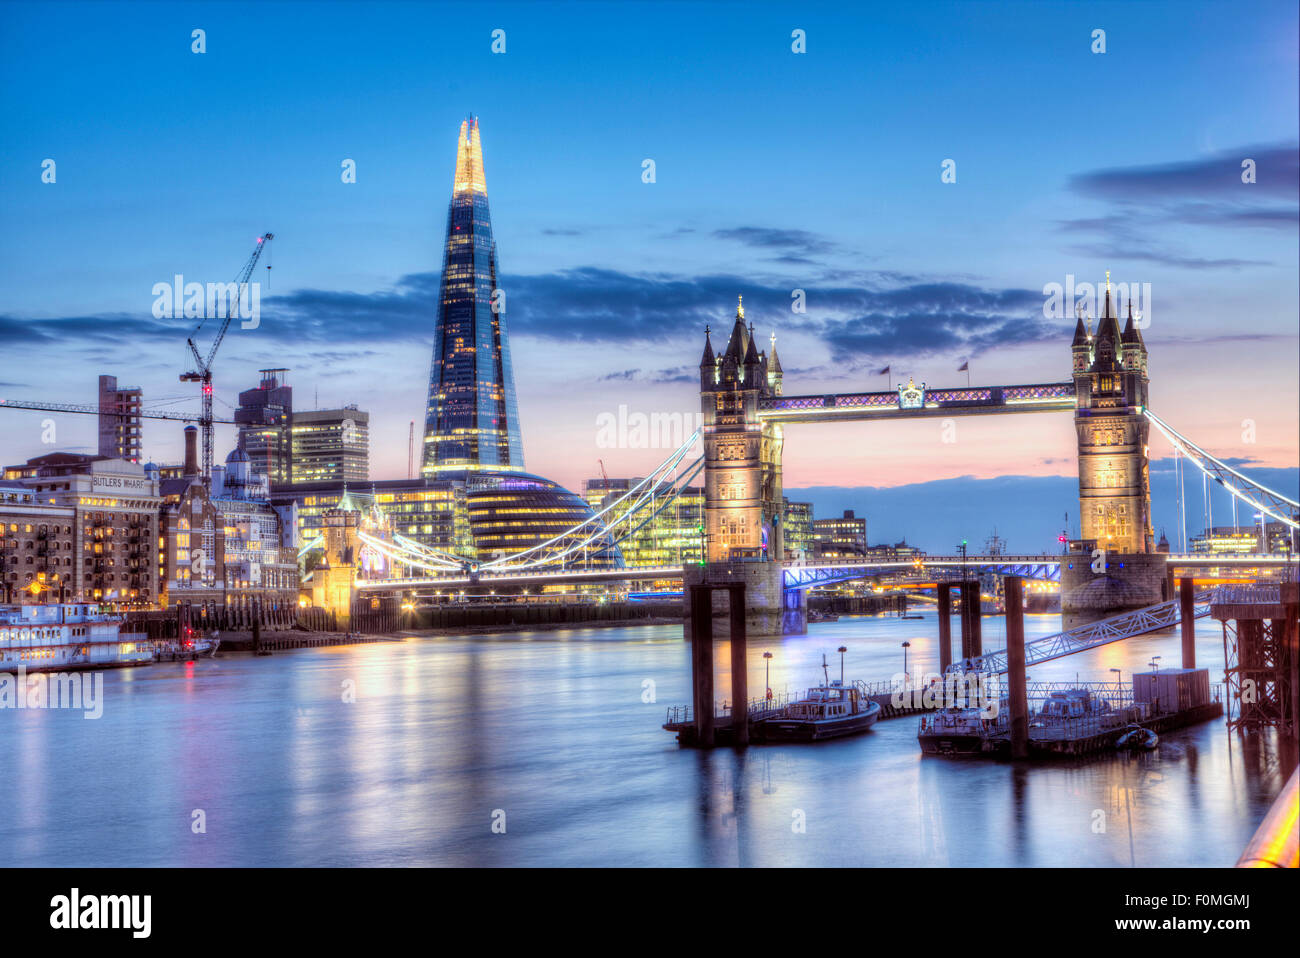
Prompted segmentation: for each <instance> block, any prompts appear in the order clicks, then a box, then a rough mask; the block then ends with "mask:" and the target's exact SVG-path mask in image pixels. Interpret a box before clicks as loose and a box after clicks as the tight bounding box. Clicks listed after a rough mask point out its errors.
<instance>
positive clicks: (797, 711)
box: [761, 655, 880, 742]
mask: <svg viewBox="0 0 1300 958" xmlns="http://www.w3.org/2000/svg"><path fill="white" fill-rule="evenodd" d="M826 670H827V666H826V656H824V655H823V656H822V671H823V673H824V675H825V679H826V681H825V684H823V685H817V686H814V687H813V688H811V689H809V690H808V694H807V695H805V696H804V697H803V698H801V699H798V700H796V701H794V702H791V703H790V705H789V706H787V707H786V709H785V710H784V711H783V712H782V714H781V715H779V716H776V717H774V718H769V719H766V720H765V721H764V722H763V723H762V726H761V735H762V737H763V738H765V739H767V740H768V741H776V742H816V741H821V740H822V739H827V738H839V737H840V736H842V735H856V734H857V733H859V732H865V731H866V730H867V729H869V728H871V726H872V725H874V724H875V723H876V720H877V719H878V718H880V705H879V704H878V703H876V702H873V701H871V699H870V698H868V697H867V689H866V686H865V685H863V684H862V683H861V682H854V683H853V684H852V685H845V684H844V680H843V679H842V678H841V679H836V680H835V681H832V680H831V677H830V673H829V672H827V671H826Z"/></svg>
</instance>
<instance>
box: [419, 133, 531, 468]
mask: <svg viewBox="0 0 1300 958" xmlns="http://www.w3.org/2000/svg"><path fill="white" fill-rule="evenodd" d="M499 290H500V288H499V287H498V285H497V250H496V243H495V242H494V241H493V239H492V219H491V216H490V215H489V213H488V197H487V184H486V180H485V179H484V177H483V148H482V145H481V143H480V141H479V125H478V118H477V117H474V116H470V117H469V118H468V119H466V120H465V121H464V122H463V123H461V125H460V139H459V141H458V142H457V147H456V177H455V180H454V181H453V185H452V194H451V204H450V206H449V207H448V209H447V239H446V245H445V247H444V249H443V257H442V283H441V284H440V287H439V295H438V304H437V308H438V323H437V326H436V328H435V331H434V340H433V362H432V364H431V367H430V370H429V397H428V405H427V406H426V409H425V421H424V452H423V455H422V457H421V465H420V471H421V473H422V474H423V475H425V476H439V475H446V474H448V473H452V472H464V471H471V472H472V471H478V470H490V471H494V472H503V471H505V472H514V471H522V470H523V466H524V456H523V446H522V444H521V442H520V438H519V410H518V406H517V403H516V401H515V382H514V373H513V371H512V369H511V365H510V344H509V339H508V337H507V335H506V322H505V308H504V305H505V302H504V301H505V296H504V294H503V293H501V292H500V291H499Z"/></svg>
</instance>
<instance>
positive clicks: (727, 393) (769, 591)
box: [687, 299, 806, 634]
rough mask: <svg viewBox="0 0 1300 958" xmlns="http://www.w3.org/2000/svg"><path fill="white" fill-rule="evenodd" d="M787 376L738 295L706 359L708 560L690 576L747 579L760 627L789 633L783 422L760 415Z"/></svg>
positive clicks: (754, 623)
mask: <svg viewBox="0 0 1300 958" xmlns="http://www.w3.org/2000/svg"><path fill="white" fill-rule="evenodd" d="M779 383H780V364H779V362H778V361H777V360H776V353H775V349H773V352H772V355H771V356H767V355H761V354H760V353H759V350H758V344H757V342H756V341H755V337H754V332H753V329H752V327H749V326H748V325H747V324H746V322H745V306H744V301H743V300H740V299H738V300H737V303H736V318H735V322H734V323H733V324H732V327H731V335H730V337H729V338H728V340H727V345H726V347H725V348H724V349H723V350H722V353H721V357H718V356H715V355H714V353H713V347H712V344H711V342H710V341H709V339H708V336H707V334H706V337H705V346H704V353H703V356H702V357H701V359H700V409H701V411H702V413H703V440H704V529H705V542H706V547H705V557H704V558H705V567H704V568H703V569H700V568H699V567H695V568H693V569H692V568H688V569H687V580H688V584H690V582H691V581H692V577H695V578H698V579H699V581H704V579H706V578H707V579H708V580H709V581H714V580H715V579H717V578H718V577H719V576H721V577H723V578H730V579H734V578H736V577H740V578H741V579H743V581H744V582H745V583H746V605H747V606H748V608H747V609H746V619H747V621H748V622H749V623H750V627H751V631H753V632H754V633H755V634H781V632H782V611H783V603H784V595H783V590H782V581H783V580H782V566H781V560H782V559H784V558H785V550H784V541H783V540H784V537H783V534H782V525H783V514H782V513H783V495H782V481H781V446H782V443H783V427H782V425H781V424H780V423H771V422H764V421H760V419H759V415H758V410H759V403H760V401H761V400H762V399H764V398H765V397H768V396H772V395H776V393H777V390H779V388H780V387H779ZM741 563H743V565H741ZM796 611H799V610H796ZM796 618H797V616H796ZM804 628H806V626H804ZM799 631H802V629H799Z"/></svg>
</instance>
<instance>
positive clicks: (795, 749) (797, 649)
mask: <svg viewBox="0 0 1300 958" xmlns="http://www.w3.org/2000/svg"><path fill="white" fill-rule="evenodd" d="M924 615H925V617H924V619H922V620H902V619H898V618H895V617H885V616H857V617H844V618H841V619H840V620H839V621H838V622H833V623H823V624H817V625H813V626H812V627H811V628H810V632H809V634H808V635H806V636H791V637H787V638H784V639H751V640H750V657H751V659H750V661H751V672H750V676H749V687H750V689H751V690H754V691H755V693H756V694H759V693H761V690H762V688H763V663H764V660H763V658H762V653H763V652H764V651H771V652H772V653H773V659H772V660H771V662H772V686H773V687H774V688H775V689H776V691H777V692H781V691H784V690H787V689H788V690H790V691H796V690H801V689H803V688H804V687H806V686H807V685H810V684H814V683H816V682H818V681H819V680H820V678H821V669H820V663H821V656H822V653H823V652H824V653H826V654H827V656H828V658H829V660H830V662H831V663H832V666H831V667H832V676H833V677H837V676H838V669H839V665H838V656H837V655H836V653H835V649H836V647H837V646H839V645H841V644H843V645H847V646H848V649H849V652H848V654H847V656H846V668H845V672H846V677H847V678H849V679H854V678H859V679H864V680H867V681H878V680H882V679H888V678H890V677H891V676H893V675H895V674H896V673H899V672H901V671H902V665H903V659H902V656H903V650H902V648H901V642H903V641H904V640H906V641H910V643H911V648H910V649H909V650H908V652H909V656H908V661H909V667H910V671H911V672H912V673H913V675H915V674H917V673H918V672H922V671H925V670H926V669H932V668H934V666H935V665H936V663H937V639H936V634H937V624H936V621H935V615H934V613H933V612H932V611H930V612H926V613H925V614H924ZM1059 623H1060V618H1059V616H1055V615H1036V616H1027V617H1026V621H1025V626H1026V633H1027V637H1028V638H1032V637H1034V636H1038V635H1046V634H1050V633H1051V632H1054V631H1057V630H1059V628H1060V624H1059ZM954 625H956V623H955V622H954ZM983 628H984V648H986V649H995V648H1001V647H1003V645H1004V642H1003V639H1004V636H1005V628H1004V623H1003V620H1002V619H1001V618H1000V617H985V618H984V623H983ZM1196 634H1197V658H1198V664H1199V665H1201V666H1203V667H1208V668H1209V670H1210V679H1211V681H1212V682H1215V681H1222V678H1223V644H1222V634H1221V632H1220V628H1219V625H1218V623H1217V622H1213V621H1212V620H1206V619H1203V620H1200V621H1199V622H1198V623H1197V633H1196ZM1178 648H1179V644H1178V638H1177V634H1176V633H1175V632H1167V633H1162V634H1159V635H1155V636H1149V637H1145V638H1138V639H1130V640H1128V641H1125V642H1119V643H1115V644H1112V645H1109V646H1105V647H1102V648H1100V649H1095V650H1092V651H1090V652H1086V653H1080V654H1077V655H1074V656H1070V657H1068V658H1064V659H1058V660H1056V661H1054V662H1049V663H1046V664H1044V665H1041V666H1038V667H1036V668H1031V669H1030V673H1029V675H1030V679H1031V680H1032V679H1041V680H1047V679H1074V678H1075V677H1076V675H1077V677H1078V678H1079V679H1080V680H1082V681H1107V680H1111V679H1113V675H1111V674H1110V672H1109V670H1110V669H1112V668H1119V669H1122V670H1123V676H1124V679H1125V680H1127V679H1128V678H1129V676H1130V675H1131V673H1132V672H1133V671H1134V670H1135V669H1136V670H1139V671H1143V670H1145V668H1146V665H1147V663H1148V662H1149V661H1150V660H1151V658H1152V656H1154V655H1160V656H1163V658H1162V659H1161V660H1160V662H1161V664H1162V665H1164V666H1166V667H1169V666H1177V665H1178V664H1179V662H1178V654H1179V653H1178ZM717 661H718V663H719V666H720V668H719V673H718V679H717V686H716V688H717V690H718V694H719V697H720V698H721V697H722V696H723V695H724V694H725V692H726V690H727V689H728V688H729V677H728V675H727V673H726V670H725V663H726V662H727V661H728V655H727V651H726V644H725V642H720V643H719V648H718V654H717ZM689 682H690V650H689V647H688V646H687V645H686V644H685V643H684V642H683V640H682V637H681V627H680V626H639V627H628V628H616V629H581V630H579V629H574V630H563V631H552V632H524V633H510V634H500V635H482V636H474V637H471V638H447V637H413V638H408V639H405V640H403V641H398V642H391V643H379V644H373V645H361V646H345V647H339V648H335V649H310V650H299V651H293V652H277V653H276V654H275V655H274V656H271V657H269V658H265V657H264V658H251V657H248V656H244V655H226V656H223V657H218V658H217V659H215V660H211V661H202V662H198V663H192V664H164V665H154V666H150V667H146V668H137V669H129V670H118V671H114V672H110V673H108V674H107V675H106V676H105V686H104V695H105V702H104V713H103V716H102V718H100V719H98V720H86V719H84V718H83V717H82V713H81V712H78V711H66V710H64V711H56V710H46V711H32V710H2V711H0V749H2V750H3V754H4V755H5V756H6V759H7V763H8V771H9V773H8V775H6V784H7V786H8V788H7V796H6V803H5V804H6V810H5V814H4V815H0V839H2V840H3V842H4V845H5V847H6V848H7V849H8V859H9V864H11V865H23V866H76V867H81V866H106V865H186V866H196V865H203V866H236V865H246V866H281V865H285V866H288V865H294V866H315V865H327V866H350V865H351V866H375V865H539V866H540V865H562V866H611V865H612V866H624V865H627V866H633V865H635V866H650V865H667V866H691V865H745V866H769V865H796V866H803V865H807V866H825V865H843V866H889V865H904V866H986V865H987V866H1066V865H1068V866H1129V865H1136V866H1192V865H1210V866H1214V865H1221V866H1230V865H1232V864H1233V863H1234V862H1235V861H1236V859H1237V856H1238V855H1239V854H1240V853H1241V850H1242V848H1243V847H1244V846H1245V844H1246V842H1247V841H1248V839H1249V838H1250V836H1251V834H1252V833H1253V832H1254V830H1255V827H1256V826H1257V825H1258V824H1259V821H1260V820H1261V818H1262V817H1263V816H1264V814H1265V813H1266V811H1267V810H1268V806H1269V804H1270V803H1271V801H1272V799H1273V797H1274V796H1275V795H1276V794H1277V793H1278V791H1280V789H1281V787H1282V785H1283V783H1284V781H1285V776H1284V774H1283V772H1284V768H1283V764H1284V760H1283V759H1282V758H1281V757H1280V756H1279V755H1278V752H1277V747H1276V739H1275V738H1274V737H1273V736H1272V735H1268V736H1263V737H1257V738H1255V739H1253V740H1251V739H1247V740H1242V739H1239V738H1238V737H1236V736H1235V735H1232V736H1230V735H1229V734H1228V733H1227V732H1226V731H1225V730H1224V725H1223V721H1222V719H1220V720H1217V721H1214V722H1210V723H1206V724H1203V725H1199V726H1195V727H1192V728H1188V729H1182V730H1177V731H1173V732H1169V733H1167V734H1165V735H1162V736H1161V742H1160V745H1159V747H1158V748H1157V749H1156V750H1155V751H1154V752H1150V753H1138V754H1114V755H1109V754H1108V755H1104V756H1101V757H1100V758H1093V759H1089V760H1068V761H1058V762H1055V763H1035V764H1020V765H1013V764H1011V763H1007V762H993V761H985V760H980V759H974V760H972V759H965V760H963V759H941V758H924V759H923V758H922V756H921V755H920V752H919V750H918V748H917V743H916V731H917V723H918V720H917V719H916V718H900V719H894V720H890V721H882V722H880V723H878V724H877V725H876V726H875V727H874V728H873V729H872V730H871V731H870V732H868V733H866V734H864V735H861V736H857V737H854V738H849V739H844V740H838V741H831V742H827V743H821V744H816V745H757V746H753V747H751V748H750V749H748V751H746V752H744V753H739V752H736V751H733V750H731V749H718V750H716V751H713V752H708V753H706V752H698V751H687V750H681V749H679V748H678V746H677V744H676V742H675V740H674V738H673V736H672V735H671V734H669V733H667V732H665V731H663V730H662V729H661V728H660V726H661V724H662V723H663V721H664V713H665V707H666V706H668V705H674V704H683V703H686V702H687V701H689ZM349 697H353V698H354V699H355V700H354V701H345V699H347V698H349ZM651 697H653V698H654V701H645V699H647V698H651ZM1285 770H1286V771H1289V768H1287V769H1285ZM200 820H201V821H202V822H203V824H204V826H205V829H206V830H204V831H196V830H195V829H196V826H195V825H194V823H195V822H196V821H200ZM494 822H495V823H496V824H497V830H496V831H494V829H493V825H494ZM800 822H802V824H803V830H802V831H800V830H799V829H798V826H799V823H800ZM502 826H504V833H501V828H502Z"/></svg>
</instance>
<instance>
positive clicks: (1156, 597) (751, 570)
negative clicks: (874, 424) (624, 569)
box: [684, 280, 1300, 635]
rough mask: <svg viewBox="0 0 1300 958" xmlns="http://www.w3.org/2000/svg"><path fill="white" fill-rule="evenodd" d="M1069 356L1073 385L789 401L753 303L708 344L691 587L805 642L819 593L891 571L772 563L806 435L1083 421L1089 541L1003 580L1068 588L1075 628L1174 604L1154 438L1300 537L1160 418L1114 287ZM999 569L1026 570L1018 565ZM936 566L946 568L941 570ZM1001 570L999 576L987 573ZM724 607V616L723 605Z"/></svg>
mask: <svg viewBox="0 0 1300 958" xmlns="http://www.w3.org/2000/svg"><path fill="white" fill-rule="evenodd" d="M1070 355H1071V374H1072V375H1071V380H1070V381H1069V382H1046V383H1031V384H1022V385H1003V386H998V385H992V386H979V387H967V388H965V389H960V388H955V389H946V388H945V389H930V388H928V387H927V385H926V384H925V383H921V384H920V385H917V384H916V383H915V382H913V381H910V380H909V382H908V383H907V384H906V385H901V384H900V385H899V387H898V389H897V390H896V391H888V392H860V393H844V394H831V395H795V396H787V395H785V382H784V370H783V369H782V367H781V360H780V358H779V357H778V355H777V351H776V341H775V337H773V339H772V341H771V348H770V351H768V352H764V351H760V350H759V348H758V346H757V342H756V339H755V337H754V330H753V326H752V325H747V324H746V323H745V310H744V301H743V299H742V300H740V301H739V303H738V305H737V308H736V317H735V321H734V323H733V324H732V328H731V331H730V335H729V336H728V339H727V342H726V346H725V347H724V348H723V350H722V351H721V352H715V351H714V348H713V342H712V337H711V330H709V329H706V330H705V337H704V350H703V354H702V355H701V357H700V364H699V371H700V406H701V410H702V412H703V426H702V431H703V439H704V457H703V458H704V476H705V483H704V485H705V531H706V539H707V549H706V562H705V564H702V565H699V566H693V567H687V568H686V569H685V570H684V575H685V585H686V586H694V585H705V584H720V583H726V582H736V583H742V582H743V583H744V585H745V587H746V588H745V596H746V603H747V605H748V608H747V609H746V610H745V612H746V627H747V629H748V630H749V631H750V632H753V633H755V634H760V635H761V634H773V633H788V632H801V631H804V630H805V629H806V627H807V625H806V623H807V615H806V609H805V605H804V599H803V595H804V590H805V589H806V588H808V587H809V586H811V585H816V584H822V583H827V582H832V581H841V580H844V579H848V578H853V577H861V576H862V575H863V574H864V573H866V571H867V569H868V567H879V565H878V564H874V563H868V562H866V561H860V562H858V563H857V564H856V566H855V564H854V563H848V564H847V565H846V566H844V567H840V568H838V569H837V568H832V567H828V566H819V565H812V566H804V567H801V568H799V569H795V570H793V571H792V570H791V569H789V568H786V567H784V566H783V565H782V563H780V562H779V561H773V560H775V559H779V558H780V557H782V556H783V555H784V548H783V538H784V530H783V528H782V526H783V495H782V493H783V483H782V472H783V463H782V455H783V448H784V442H785V428H786V426H788V425H793V424H797V423H809V422H837V421H852V422H866V421H872V420H886V419H909V418H921V417H935V416H942V417H949V416H959V415H992V414H1008V413H1030V412H1033V413H1039V412H1072V413H1073V418H1074V423H1073V424H1074V429H1075V434H1076V440H1077V448H1078V464H1079V465H1078V473H1079V515H1080V524H1081V532H1082V535H1081V538H1080V539H1078V540H1076V541H1074V542H1073V543H1071V547H1072V548H1071V551H1070V552H1069V553H1068V554H1067V555H1066V556H1064V557H1060V558H1055V559H1050V558H1047V557H1017V558H1019V559H1022V560H1023V564H1022V565H1021V566H1020V567H1018V568H1015V569H1011V568H1008V569H1006V570H1000V571H1003V572H1004V574H1014V575H1029V576H1031V577H1043V578H1054V579H1056V580H1058V581H1060V583H1061V591H1062V613H1063V615H1064V617H1065V619H1066V621H1067V623H1070V624H1077V623H1080V622H1086V621H1088V620H1093V619H1100V618H1103V617H1106V616H1110V615H1113V614H1115V613H1122V612H1126V611H1129V610H1135V609H1141V608H1145V607H1147V606H1151V605H1154V604H1157V603H1161V602H1165V601H1169V600H1171V599H1172V598H1173V596H1172V594H1171V589H1172V585H1171V583H1170V581H1169V578H1170V577H1169V571H1170V562H1171V558H1170V557H1169V556H1168V555H1166V554H1162V553H1160V552H1158V551H1157V550H1156V544H1155V537H1154V533H1153V529H1152V523H1151V478H1150V461H1149V454H1150V448H1149V438H1150V428H1151V425H1152V424H1155V425H1156V427H1157V429H1158V430H1159V431H1161V432H1162V433H1163V434H1165V435H1166V436H1167V437H1168V438H1169V439H1170V441H1171V442H1172V443H1173V444H1174V447H1175V452H1176V454H1181V455H1185V456H1188V457H1189V459H1191V461H1193V462H1194V463H1195V464H1196V465H1197V466H1198V467H1199V468H1201V469H1202V470H1203V471H1205V472H1206V474H1207V475H1210V476H1211V477H1213V478H1214V479H1215V481H1216V482H1217V483H1219V484H1220V485H1223V486H1224V487H1225V488H1226V489H1228V491H1229V492H1231V493H1232V494H1233V495H1234V496H1236V497H1237V498H1239V499H1241V500H1242V501H1244V502H1246V503H1249V504H1250V505H1252V506H1254V507H1255V508H1256V509H1259V510H1261V511H1262V512H1264V513H1266V514H1268V515H1270V516H1272V517H1274V518H1276V519H1279V520H1281V521H1283V522H1285V523H1286V524H1288V525H1290V526H1291V527H1292V528H1295V527H1296V526H1297V522H1296V515H1297V514H1300V504H1297V503H1296V502H1294V501H1292V500H1290V499H1287V498H1285V497H1282V496H1280V495H1278V494H1277V493H1274V492H1272V490H1268V489H1265V488H1264V487H1262V486H1259V485H1258V484H1257V483H1253V482H1252V481H1251V480H1250V479H1249V478H1248V477H1246V476H1245V475H1243V474H1242V473H1240V472H1237V471H1236V470H1233V469H1231V467H1228V466H1227V465H1226V464H1225V463H1223V462H1222V461H1220V460H1218V459H1216V458H1214V457H1213V456H1211V455H1210V454H1209V453H1207V452H1205V450H1204V449H1202V448H1201V447H1199V446H1197V445H1196V444H1194V443H1191V442H1190V441H1189V440H1186V439H1185V438H1184V437H1182V436H1180V435H1179V434H1178V433H1177V432H1176V431H1174V430H1173V429H1172V427H1170V426H1169V425H1168V424H1167V423H1165V422H1164V421H1163V420H1161V419H1159V418H1158V417H1156V416H1155V415H1154V414H1152V413H1151V411H1150V408H1149V405H1148V385H1149V382H1148V377H1147V348H1146V343H1145V342H1144V341H1143V339H1142V333H1141V330H1140V329H1139V327H1138V324H1137V323H1136V322H1135V320H1134V317H1133V307H1132V304H1131V303H1130V304H1129V307H1128V316H1127V319H1126V321H1125V324H1124V327H1123V329H1122V330H1121V328H1120V323H1119V317H1118V316H1117V315H1116V309H1115V305H1114V304H1113V302H1112V299H1111V291H1110V283H1109V280H1108V281H1107V285H1106V295H1105V301H1104V306H1103V310H1102V316H1101V318H1100V320H1099V322H1098V325H1097V328H1096V330H1095V331H1094V330H1093V329H1092V328H1091V323H1090V322H1089V323H1085V321H1084V317H1083V316H1082V315H1078V316H1077V317H1076V323H1075V330H1074V337H1073V339H1072V341H1071V343H1070ZM936 559H938V560H939V561H935V560H936ZM990 559H992V557H990ZM998 559H999V560H1002V564H1003V565H1006V566H1008V567H1010V566H1012V565H1013V564H1014V563H1013V562H1012V561H1010V560H1011V559H1012V557H998ZM1188 561H1190V560H1184V561H1183V563H1182V564H1183V565H1184V566H1186V565H1187V563H1188ZM928 564H930V565H942V564H943V562H942V560H941V559H940V558H939V557H932V558H931V559H930V561H929V563H928ZM990 564H992V565H994V566H997V565H999V562H997V561H993V562H991V563H990V562H989V561H986V562H985V563H984V565H990ZM1049 569H1050V570H1052V571H1051V572H1050V573H1049V572H1048V570H1049ZM717 598H718V599H719V607H721V604H722V601H723V599H722V596H721V595H718V596H717Z"/></svg>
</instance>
